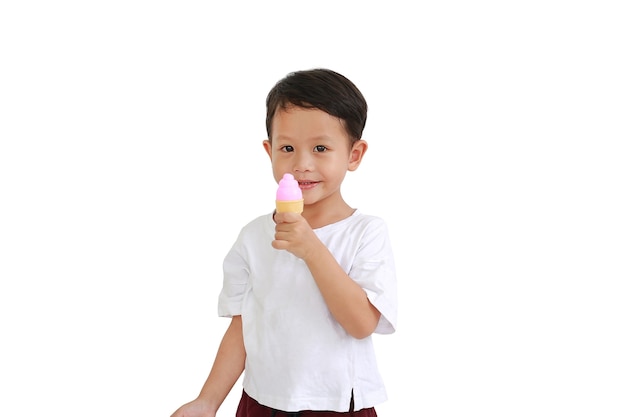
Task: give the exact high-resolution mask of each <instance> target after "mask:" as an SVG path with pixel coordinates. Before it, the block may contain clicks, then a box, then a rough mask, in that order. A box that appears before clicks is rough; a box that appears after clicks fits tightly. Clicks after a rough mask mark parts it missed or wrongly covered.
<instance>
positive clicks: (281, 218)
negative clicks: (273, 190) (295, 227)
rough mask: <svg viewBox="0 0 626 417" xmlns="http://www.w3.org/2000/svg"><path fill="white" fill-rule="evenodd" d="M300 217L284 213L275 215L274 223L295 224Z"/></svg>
mask: <svg viewBox="0 0 626 417" xmlns="http://www.w3.org/2000/svg"><path fill="white" fill-rule="evenodd" d="M300 217H301V216H300V214H298V213H291V212H284V213H276V215H275V216H274V220H275V221H276V223H293V222H297V221H298V219H299V218H300Z"/></svg>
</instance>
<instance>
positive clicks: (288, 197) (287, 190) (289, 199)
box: [276, 173, 304, 213]
mask: <svg viewBox="0 0 626 417" xmlns="http://www.w3.org/2000/svg"><path fill="white" fill-rule="evenodd" d="M303 209H304V199H303V198H302V190H301V189H300V186H299V185H298V181H296V180H295V178H294V177H293V175H291V174H289V173H286V174H284V175H283V178H282V179H281V180H280V181H279V182H278V190H277V191H276V212H278V213H284V212H288V211H290V212H294V213H302V210H303Z"/></svg>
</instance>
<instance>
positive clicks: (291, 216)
mask: <svg viewBox="0 0 626 417" xmlns="http://www.w3.org/2000/svg"><path fill="white" fill-rule="evenodd" d="M274 221H275V222H276V233H275V234H274V239H275V240H274V241H273V242H272V246H273V247H274V248H275V249H281V250H286V251H288V252H291V253H292V254H294V255H295V256H297V257H298V258H301V259H304V260H306V258H307V256H310V255H311V253H312V252H314V250H315V248H316V247H317V245H319V244H321V242H320V240H319V239H318V238H317V235H316V234H315V232H314V231H313V229H312V228H311V226H310V225H309V223H308V222H307V221H306V219H305V218H304V217H302V215H300V214H298V213H276V214H275V215H274Z"/></svg>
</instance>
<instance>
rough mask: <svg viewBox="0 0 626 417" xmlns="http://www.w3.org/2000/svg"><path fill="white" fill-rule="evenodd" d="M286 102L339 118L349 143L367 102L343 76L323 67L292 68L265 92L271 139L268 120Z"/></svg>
mask: <svg viewBox="0 0 626 417" xmlns="http://www.w3.org/2000/svg"><path fill="white" fill-rule="evenodd" d="M290 105H293V106H297V107H302V108H308V109H319V110H322V111H324V112H326V113H328V114H330V115H331V116H335V117H337V118H339V119H340V120H341V121H342V124H343V125H344V127H345V129H346V132H347V133H348V135H349V136H350V138H351V142H352V143H354V142H355V141H357V140H359V139H361V135H362V134H363V129H364V128H365V121H366V120H367V102H366V101H365V98H364V97H363V94H361V92H360V91H359V89H358V88H357V87H356V85H354V83H352V81H350V80H349V79H347V78H346V77H345V76H343V75H341V74H339V73H337V72H335V71H331V70H329V69H325V68H315V69H311V70H304V71H296V72H291V73H289V74H287V76H285V77H284V78H283V79H281V80H280V81H278V82H277V83H276V84H275V85H274V87H273V88H272V89H271V90H270V92H269V94H268V95H267V100H266V107H267V117H266V119H265V126H266V128H267V137H268V139H269V140H270V141H271V140H272V121H273V119H274V115H275V114H276V111H277V110H278V109H285V108H287V107H289V106H290Z"/></svg>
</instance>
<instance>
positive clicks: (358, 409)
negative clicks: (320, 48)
mask: <svg viewBox="0 0 626 417" xmlns="http://www.w3.org/2000/svg"><path fill="white" fill-rule="evenodd" d="M266 104H267V118H266V128H267V135H268V139H267V140H265V141H264V142H263V147H264V148H265V151H266V152H267V154H268V155H269V157H270V160H271V163H272V171H273V175H274V179H275V180H276V181H277V182H278V181H279V180H280V179H281V178H282V176H283V174H284V173H291V174H293V176H294V177H295V178H296V179H297V180H298V182H299V185H300V188H301V190H302V194H303V197H304V211H303V212H302V213H301V214H297V213H276V212H274V213H270V214H266V215H263V216H260V217H258V218H257V219H255V220H253V221H252V222H250V223H248V224H247V225H246V226H244V228H243V229H242V230H241V232H240V234H239V237H238V238H237V241H236V242H235V244H234V245H233V247H232V249H231V250H230V252H229V253H228V255H227V256H226V258H225V259H224V285H223V289H222V292H221V293H220V296H219V302H218V310H219V315H220V316H224V317H230V318H231V323H230V326H229V327H228V329H227V330H226V333H225V334H224V337H223V339H222V342H221V344H220V347H219V349H218V352H217V355H216V358H215V362H214V364H213V367H212V369H211V372H210V373H209V376H208V378H207V380H206V382H205V384H204V386H203V387H202V390H201V392H200V394H199V396H198V397H197V398H196V399H195V400H193V401H191V402H190V403H187V404H185V405H183V406H181V407H180V408H179V409H178V410H177V411H176V412H175V413H174V414H173V415H172V417H214V416H215V415H216V412H217V409H218V408H219V406H220V405H221V404H222V402H223V401H224V399H225V398H226V396H227V395H228V393H229V392H230V390H231V389H232V387H233V385H234V384H235V382H236V381H237V380H238V378H239V377H240V376H241V374H242V372H243V371H244V369H245V374H244V379H243V393H242V397H241V400H240V403H239V407H238V410H237V417H263V416H267V417H271V416H287V415H292V416H293V415H301V416H305V415H315V416H318V417H322V416H334V415H344V416H347V415H350V416H361V417H371V416H376V411H375V409H374V406H375V405H376V404H379V403H381V402H383V401H385V400H386V399H387V396H386V392H385V387H384V384H383V382H382V379H381V377H380V375H379V372H378V369H377V365H376V358H375V353H374V348H373V344H372V337H371V335H372V334H373V333H374V332H376V333H381V334H389V333H393V332H394V331H395V326H396V311H397V306H396V303H397V294H396V277H395V266H394V260H393V254H392V250H391V245H390V242H389V237H388V233H387V228H386V225H385V223H384V221H383V220H382V219H380V218H378V217H374V216H368V215H365V214H363V213H361V212H360V211H359V210H357V209H354V208H352V207H350V206H349V205H348V204H347V203H346V202H345V201H344V199H343V197H342V195H341V184H342V182H343V179H344V177H345V175H346V173H347V172H348V171H354V170H356V169H357V168H358V166H359V165H360V163H361V161H362V159H363V156H364V154H365V152H366V151H367V147H368V146H367V142H365V141H364V140H362V139H361V134H362V132H363V128H364V127H365V121H366V117H367V103H366V101H365V99H364V98H363V96H362V94H361V93H360V91H359V90H358V89H357V88H356V86H355V85H354V84H353V83H352V82H351V81H350V80H348V79H347V78H345V77H344V76H343V75H341V74H338V73H336V72H334V71H330V70H327V69H313V70H307V71H298V72H294V73H291V74H289V75H287V76H286V77H285V78H283V79H282V80H280V81H279V82H278V83H277V84H276V85H275V86H274V87H273V88H272V90H271V91H270V92H269V94H268V96H267V103H266Z"/></svg>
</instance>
